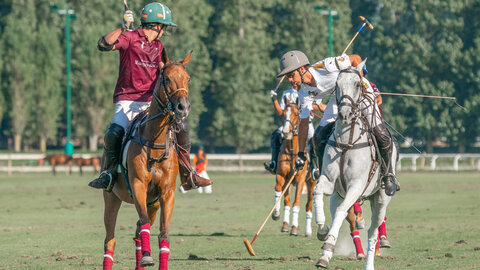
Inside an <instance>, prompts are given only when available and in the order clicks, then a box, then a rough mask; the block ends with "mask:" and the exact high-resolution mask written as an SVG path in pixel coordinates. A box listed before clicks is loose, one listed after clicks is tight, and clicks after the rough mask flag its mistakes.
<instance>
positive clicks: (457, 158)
mask: <svg viewBox="0 0 480 270" xmlns="http://www.w3.org/2000/svg"><path fill="white" fill-rule="evenodd" d="M460 158H461V156H460V155H456V156H455V157H454V158H453V169H454V170H455V171H458V160H460Z"/></svg>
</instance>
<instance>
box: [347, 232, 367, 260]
mask: <svg viewBox="0 0 480 270" xmlns="http://www.w3.org/2000/svg"><path fill="white" fill-rule="evenodd" d="M350 235H351V236H352V238H353V244H354V245H355V251H356V252H357V255H358V254H365V253H363V247H362V241H361V240H360V233H359V232H358V231H356V232H352V233H351V234H350Z"/></svg>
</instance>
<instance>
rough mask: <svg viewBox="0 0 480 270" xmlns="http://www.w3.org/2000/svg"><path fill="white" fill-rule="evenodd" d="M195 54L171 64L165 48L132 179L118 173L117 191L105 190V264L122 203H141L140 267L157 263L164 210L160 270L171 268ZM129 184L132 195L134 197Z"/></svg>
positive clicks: (135, 141)
mask: <svg viewBox="0 0 480 270" xmlns="http://www.w3.org/2000/svg"><path fill="white" fill-rule="evenodd" d="M190 58H191V53H190V54H189V55H188V56H187V57H186V58H185V59H183V60H182V61H180V62H171V61H170V60H169V59H168V56H167V54H166V52H165V50H163V51H162V59H164V61H165V65H164V67H163V68H162V69H161V70H160V76H159V79H158V81H157V85H156V87H155V90H154V92H153V101H152V103H151V105H150V108H149V109H148V112H147V114H146V116H145V118H144V120H143V121H142V122H141V123H140V125H138V126H137V128H136V129H135V131H134V133H133V134H132V140H131V141H130V147H129V148H128V149H127V150H126V151H127V154H126V164H127V168H128V179H127V181H124V179H123V177H122V175H120V174H119V175H118V178H117V179H118V180H117V182H116V185H115V186H114V187H113V190H112V192H107V191H104V192H103V195H104V201H105V213H104V221H105V229H106V237H105V247H104V249H105V255H104V261H103V264H104V268H103V269H111V268H112V266H113V252H114V249H115V238H114V232H115V223H116V219H117V215H118V210H119V209H120V205H121V203H122V201H124V202H127V203H132V204H134V205H135V208H136V210H137V213H138V216H139V220H138V222H137V230H136V232H135V237H134V239H133V240H134V241H135V247H136V253H135V254H136V269H143V268H142V267H144V266H152V265H154V260H153V258H152V257H151V249H150V227H151V225H152V224H153V222H154V221H155V217H156V214H157V211H158V209H160V208H161V216H160V234H159V236H158V240H159V246H160V266H159V269H167V268H168V256H169V253H170V249H169V242H168V240H169V237H168V231H169V224H170V219H171V217H172V211H173V205H174V201H175V185H176V177H177V174H178V157H177V154H176V151H175V148H176V143H175V131H176V130H177V128H178V127H177V126H176V125H178V124H177V123H178V122H179V120H182V119H184V118H185V117H187V115H188V113H189V111H190V103H189V100H188V90H189V88H188V83H189V81H190V76H189V75H188V73H187V71H186V69H185V65H186V64H187V63H188V62H189V61H190ZM129 187H131V194H132V196H130V195H129Z"/></svg>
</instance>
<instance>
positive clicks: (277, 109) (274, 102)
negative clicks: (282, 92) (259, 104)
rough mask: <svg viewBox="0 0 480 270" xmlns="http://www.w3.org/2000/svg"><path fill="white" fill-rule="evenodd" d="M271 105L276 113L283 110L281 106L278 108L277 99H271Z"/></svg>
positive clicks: (280, 113)
mask: <svg viewBox="0 0 480 270" xmlns="http://www.w3.org/2000/svg"><path fill="white" fill-rule="evenodd" d="M273 107H274V108H275V112H276V113H277V114H278V115H282V114H283V110H282V108H280V104H279V103H278V100H277V99H275V100H274V101H273Z"/></svg>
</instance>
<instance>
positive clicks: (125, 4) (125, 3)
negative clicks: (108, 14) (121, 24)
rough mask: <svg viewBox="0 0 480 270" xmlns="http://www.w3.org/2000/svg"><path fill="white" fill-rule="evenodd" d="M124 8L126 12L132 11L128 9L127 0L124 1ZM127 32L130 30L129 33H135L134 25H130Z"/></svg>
mask: <svg viewBox="0 0 480 270" xmlns="http://www.w3.org/2000/svg"><path fill="white" fill-rule="evenodd" d="M123 6H124V7H125V11H127V10H130V8H128V3H127V0H123ZM127 30H128V31H133V30H135V29H134V26H133V24H132V25H130V26H129V27H128V29H127Z"/></svg>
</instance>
